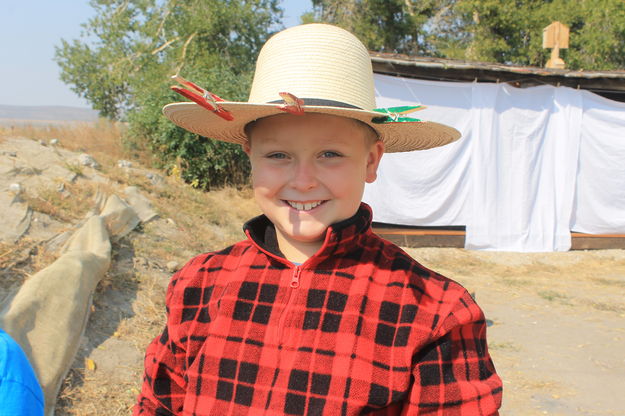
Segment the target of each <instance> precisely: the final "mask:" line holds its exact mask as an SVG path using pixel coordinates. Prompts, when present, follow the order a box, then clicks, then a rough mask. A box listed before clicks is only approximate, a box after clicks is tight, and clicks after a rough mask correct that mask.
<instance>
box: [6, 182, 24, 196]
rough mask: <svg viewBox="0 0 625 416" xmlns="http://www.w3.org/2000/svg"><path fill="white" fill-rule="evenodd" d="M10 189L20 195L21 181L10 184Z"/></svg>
mask: <svg viewBox="0 0 625 416" xmlns="http://www.w3.org/2000/svg"><path fill="white" fill-rule="evenodd" d="M9 191H11V192H13V193H14V194H15V195H19V194H20V193H22V185H20V184H19V183H12V184H11V185H9Z"/></svg>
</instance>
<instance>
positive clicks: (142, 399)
mask: <svg viewBox="0 0 625 416" xmlns="http://www.w3.org/2000/svg"><path fill="white" fill-rule="evenodd" d="M183 270H184V269H182V270H180V271H179V272H178V273H177V274H175V275H174V276H173V277H172V280H171V282H170V283H169V286H168V288H167V295H166V305H167V324H166V326H165V329H164V330H163V332H162V333H161V335H159V336H157V337H156V338H154V340H153V341H152V342H151V343H150V345H149V346H148V348H147V351H146V354H145V363H144V364H145V372H144V375H143V385H142V387H141V393H140V394H139V396H138V398H137V403H136V404H135V407H134V410H133V415H135V416H136V415H142V416H143V415H158V416H164V415H174V414H179V412H181V411H182V407H183V403H184V398H185V393H186V383H185V380H184V360H185V351H184V350H183V348H182V347H181V345H180V343H178V342H177V340H176V336H175V335H176V333H177V327H178V323H179V322H180V320H179V319H177V318H176V316H177V315H179V313H178V311H179V310H180V306H179V305H180V301H179V299H178V298H179V296H178V295H177V293H178V292H179V288H177V287H176V286H180V276H181V273H182V272H183Z"/></svg>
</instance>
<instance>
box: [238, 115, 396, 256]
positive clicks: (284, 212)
mask: <svg viewBox="0 0 625 416" xmlns="http://www.w3.org/2000/svg"><path fill="white" fill-rule="evenodd" d="M371 134H372V133H370V132H368V130H367V127H365V126H364V125H362V126H361V125H358V122H357V121H355V120H352V119H347V118H343V117H337V116H331V115H327V114H318V113H308V114H305V115H303V116H295V115H290V114H284V115H278V116H273V117H267V118H264V119H260V120H259V121H257V122H256V123H255V125H254V126H253V128H252V129H251V136H252V137H251V143H250V144H249V145H247V146H245V147H244V148H245V151H246V153H247V154H248V155H249V157H250V162H251V164H252V185H253V187H254V197H255V198H256V201H257V203H258V204H259V206H260V208H261V210H262V211H263V213H264V214H265V215H266V216H267V217H268V218H269V219H270V220H271V222H272V223H273V224H274V226H275V228H276V234H277V238H278V244H279V246H280V250H281V251H282V252H283V253H284V255H285V256H286V257H287V258H288V259H289V260H291V261H296V262H301V261H305V260H306V259H307V258H308V257H310V256H312V255H313V254H314V253H315V252H316V251H317V250H318V249H319V248H320V247H321V244H322V242H323V238H324V237H325V232H326V230H327V228H328V226H330V225H332V224H334V223H336V222H338V221H341V220H344V219H347V218H349V217H351V216H352V215H354V214H355V213H356V211H357V209H358V207H359V206H360V201H361V198H362V194H363V190H364V186H365V182H373V181H374V180H375V177H376V170H377V167H378V164H379V162H380V158H381V157H382V153H383V151H384V145H383V144H382V142H379V141H375V142H374V140H373V139H372V138H371V137H369V136H371Z"/></svg>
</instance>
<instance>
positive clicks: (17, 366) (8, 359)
mask: <svg viewBox="0 0 625 416" xmlns="http://www.w3.org/2000/svg"><path fill="white" fill-rule="evenodd" d="M9 415H10V416H18V415H20V416H41V415H43V391H42V390H41V386H40V385H39V381H37V377H36V376H35V372H34V371H33V368H32V367H31V365H30V362H28V358H27V357H26V354H24V351H22V348H21V347H20V346H19V344H18V343H17V342H15V341H14V340H13V339H12V338H11V337H10V336H9V334H7V333H6V332H4V331H3V330H2V329H0V416H9Z"/></svg>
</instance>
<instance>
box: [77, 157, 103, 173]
mask: <svg viewBox="0 0 625 416" xmlns="http://www.w3.org/2000/svg"><path fill="white" fill-rule="evenodd" d="M78 162H79V163H80V164H81V165H83V166H89V167H91V168H94V169H97V168H99V167H100V165H99V164H98V162H96V161H95V159H94V158H92V157H91V156H89V155H88V154H86V153H83V154H81V155H80V156H78Z"/></svg>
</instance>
